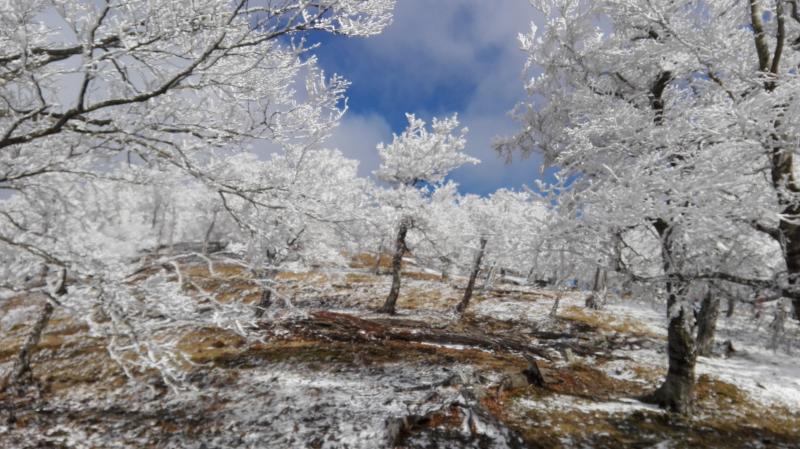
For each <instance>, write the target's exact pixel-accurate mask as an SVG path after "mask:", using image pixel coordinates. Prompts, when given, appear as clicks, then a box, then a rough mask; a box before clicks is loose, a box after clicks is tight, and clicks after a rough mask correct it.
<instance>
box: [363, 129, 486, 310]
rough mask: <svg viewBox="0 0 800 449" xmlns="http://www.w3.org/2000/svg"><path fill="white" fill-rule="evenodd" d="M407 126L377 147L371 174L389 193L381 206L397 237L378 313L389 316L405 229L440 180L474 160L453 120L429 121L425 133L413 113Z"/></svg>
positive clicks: (397, 287)
mask: <svg viewBox="0 0 800 449" xmlns="http://www.w3.org/2000/svg"><path fill="white" fill-rule="evenodd" d="M406 117H407V118H408V127H407V128H406V129H405V131H403V133H402V134H400V135H397V134H395V135H394V139H393V140H392V143H390V144H388V145H386V144H383V143H381V144H379V145H378V153H379V155H380V157H381V165H380V167H379V168H378V170H377V171H376V172H375V175H376V176H377V177H378V179H380V180H382V181H385V182H387V183H389V184H390V185H391V187H392V189H391V190H389V191H387V192H385V198H384V201H386V202H387V203H388V204H391V205H392V206H393V207H394V209H395V211H396V223H397V234H396V238H395V242H394V254H393V255H392V287H391V289H390V291H389V295H388V296H387V297H386V301H385V303H384V304H383V306H382V307H381V308H380V311H381V312H383V313H389V314H394V313H395V304H396V303H397V298H398V295H399V294H400V269H401V267H402V261H403V254H405V253H406V251H407V250H408V248H407V246H406V235H407V234H408V231H409V229H411V228H413V227H414V226H415V225H419V224H420V222H421V221H422V220H424V213H423V212H422V211H423V206H424V204H425V203H426V201H427V196H426V193H428V192H429V191H430V189H431V188H435V187H437V186H438V185H441V183H442V182H443V181H444V179H445V176H447V174H448V173H449V172H450V171H451V170H454V169H456V168H458V167H460V166H462V165H464V164H477V163H478V162H479V161H478V159H475V158H474V157H471V156H468V155H467V154H465V153H464V146H465V145H466V139H465V138H464V134H466V132H467V129H466V128H463V129H461V130H460V132H458V134H454V132H455V131H456V128H458V125H459V123H458V117H457V116H455V115H454V116H452V117H448V118H445V119H441V120H440V119H437V118H434V119H433V123H432V124H431V131H428V129H427V128H426V126H425V122H424V121H423V120H421V119H418V118H417V117H415V116H414V115H413V114H407V115H406Z"/></svg>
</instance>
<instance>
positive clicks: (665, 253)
mask: <svg viewBox="0 0 800 449" xmlns="http://www.w3.org/2000/svg"><path fill="white" fill-rule="evenodd" d="M653 226H654V227H655V229H656V232H657V233H658V235H659V236H660V237H661V257H662V264H663V269H664V273H665V274H666V275H669V274H671V273H673V272H674V269H675V264H674V257H675V254H674V253H673V251H672V238H673V231H674V228H673V227H672V226H670V225H669V223H667V222H666V221H664V220H661V219H656V220H654V221H653ZM685 287H686V286H685V285H684V283H682V282H677V281H672V280H668V281H667V282H666V290H667V295H668V296H667V319H668V320H669V324H668V326H667V356H668V357H669V368H668V370H667V377H666V378H665V379H664V383H662V384H661V386H659V387H658V389H656V390H655V391H654V392H653V393H651V394H649V395H646V396H645V397H643V398H642V400H643V401H644V402H649V403H653V404H657V405H658V406H660V407H662V408H665V409H667V410H669V411H671V412H675V413H679V414H682V415H691V413H692V405H693V401H694V384H695V376H694V371H695V362H696V361H697V350H696V345H695V336H694V333H693V332H692V326H691V324H692V323H691V320H692V318H693V314H692V311H691V310H690V307H689V304H688V303H687V302H686V300H685V299H684V298H682V297H681V296H683V294H684V291H685Z"/></svg>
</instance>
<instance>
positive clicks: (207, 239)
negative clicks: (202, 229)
mask: <svg viewBox="0 0 800 449" xmlns="http://www.w3.org/2000/svg"><path fill="white" fill-rule="evenodd" d="M216 224H217V211H216V209H215V210H214V215H213V216H212V217H211V223H210V224H209V225H208V228H206V235H205V237H204V238H203V255H206V256H207V255H208V244H209V242H210V241H211V233H212V232H214V225H216Z"/></svg>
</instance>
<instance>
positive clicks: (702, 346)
mask: <svg viewBox="0 0 800 449" xmlns="http://www.w3.org/2000/svg"><path fill="white" fill-rule="evenodd" d="M719 303H720V300H719V297H715V296H713V295H712V294H711V292H710V291H709V292H708V293H707V294H706V296H705V297H703V303H702V304H701V306H700V313H699V314H698V315H697V355H701V356H704V357H707V356H709V355H711V352H712V350H713V349H714V335H715V333H716V331H717V318H718V317H719Z"/></svg>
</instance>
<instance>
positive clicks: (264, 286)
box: [255, 269, 277, 318]
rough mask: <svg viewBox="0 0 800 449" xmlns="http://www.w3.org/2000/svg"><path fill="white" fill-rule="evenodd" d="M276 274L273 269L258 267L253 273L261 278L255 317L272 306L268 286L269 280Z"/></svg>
mask: <svg viewBox="0 0 800 449" xmlns="http://www.w3.org/2000/svg"><path fill="white" fill-rule="evenodd" d="M276 274H277V270H274V269H259V270H257V271H256V272H255V275H256V276H257V277H259V278H261V298H260V299H259V300H258V304H256V310H255V317H256V318H261V317H262V316H264V312H266V311H267V309H269V308H270V307H271V306H272V288H270V286H269V281H270V280H271V279H272V278H273V277H274V276H275V275H276Z"/></svg>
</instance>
